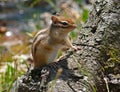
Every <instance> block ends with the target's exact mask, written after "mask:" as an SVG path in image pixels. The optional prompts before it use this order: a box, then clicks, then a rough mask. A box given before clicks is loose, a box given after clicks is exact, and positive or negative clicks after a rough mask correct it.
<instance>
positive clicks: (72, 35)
mask: <svg viewBox="0 0 120 92" xmlns="http://www.w3.org/2000/svg"><path fill="white" fill-rule="evenodd" d="M70 36H71V38H72V39H73V38H76V37H77V33H76V32H74V31H72V32H70Z"/></svg>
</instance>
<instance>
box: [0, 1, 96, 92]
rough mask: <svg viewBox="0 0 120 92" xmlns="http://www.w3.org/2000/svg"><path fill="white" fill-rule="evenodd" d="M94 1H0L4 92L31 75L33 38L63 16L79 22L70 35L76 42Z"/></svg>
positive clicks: (0, 78) (0, 82) (0, 76)
mask: <svg viewBox="0 0 120 92" xmlns="http://www.w3.org/2000/svg"><path fill="white" fill-rule="evenodd" d="M93 1H94V0H0V92H9V90H10V88H11V86H12V84H13V82H14V81H15V80H16V79H17V78H18V77H20V76H21V75H23V74H24V73H25V72H26V71H27V69H28V67H29V64H30V60H29V57H30V53H31V52H30V51H31V50H30V49H31V44H32V40H33V37H34V35H35V34H36V33H37V32H38V31H39V30H40V29H43V28H46V27H48V26H49V25H50V23H51V16H52V15H54V14H56V13H59V14H62V15H63V16H66V17H71V18H72V19H73V20H75V22H76V24H77V29H75V30H74V31H73V32H71V33H70V38H71V41H74V40H75V39H76V38H77V35H78V33H79V31H80V29H81V28H82V25H83V24H84V23H85V22H86V21H87V19H88V16H89V11H90V10H91V5H92V3H93ZM62 54H63V53H62V52H59V56H60V55H62Z"/></svg>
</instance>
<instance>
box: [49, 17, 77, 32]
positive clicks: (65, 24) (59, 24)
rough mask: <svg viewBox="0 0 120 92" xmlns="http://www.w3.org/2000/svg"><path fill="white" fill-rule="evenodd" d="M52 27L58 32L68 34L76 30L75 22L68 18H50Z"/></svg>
mask: <svg viewBox="0 0 120 92" xmlns="http://www.w3.org/2000/svg"><path fill="white" fill-rule="evenodd" d="M51 19H52V25H53V27H55V28H57V29H58V30H59V31H62V32H65V33H68V32H70V31H72V30H74V29H75V28H76V24H75V22H74V21H73V20H72V19H70V18H65V17H63V16H52V18H51Z"/></svg>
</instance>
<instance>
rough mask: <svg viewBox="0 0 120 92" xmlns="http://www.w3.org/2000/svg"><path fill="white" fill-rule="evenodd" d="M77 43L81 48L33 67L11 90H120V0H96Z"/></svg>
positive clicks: (30, 91)
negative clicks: (49, 63) (48, 63)
mask: <svg viewBox="0 0 120 92" xmlns="http://www.w3.org/2000/svg"><path fill="white" fill-rule="evenodd" d="M74 44H76V45H78V46H80V47H81V50H78V51H75V52H72V51H68V53H67V55H66V57H64V59H62V60H59V61H58V62H57V63H55V64H54V65H47V66H44V67H42V68H39V69H34V70H29V71H28V72H27V73H26V75H24V76H22V77H21V78H20V79H18V80H17V81H16V82H15V83H14V87H13V89H12V90H11V92H95V90H96V91H97V92H107V91H108V90H109V91H110V92H119V90H120V79H119V78H120V64H119V63H120V0H97V1H95V3H94V4H93V9H92V11H91V12H90V15H89V19H88V21H87V23H86V24H85V25H84V27H83V28H82V30H81V31H80V33H79V37H78V39H77V41H76V42H75V43H74ZM113 62H114V64H113ZM59 68H62V72H61V70H60V69H59ZM116 75H117V77H115V76H116ZM54 79H55V80H54ZM104 79H107V80H106V81H105V80H104ZM113 81H115V82H113ZM16 85H17V86H16ZM106 85H108V88H106V87H107V86H106ZM15 86H16V87H15Z"/></svg>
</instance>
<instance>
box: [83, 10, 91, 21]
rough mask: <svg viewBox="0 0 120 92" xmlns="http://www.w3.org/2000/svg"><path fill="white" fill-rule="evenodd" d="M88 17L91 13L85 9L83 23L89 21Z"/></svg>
mask: <svg viewBox="0 0 120 92" xmlns="http://www.w3.org/2000/svg"><path fill="white" fill-rule="evenodd" d="M88 15H89V11H88V10H87V9H83V13H82V20H83V22H86V21H87V19H88Z"/></svg>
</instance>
